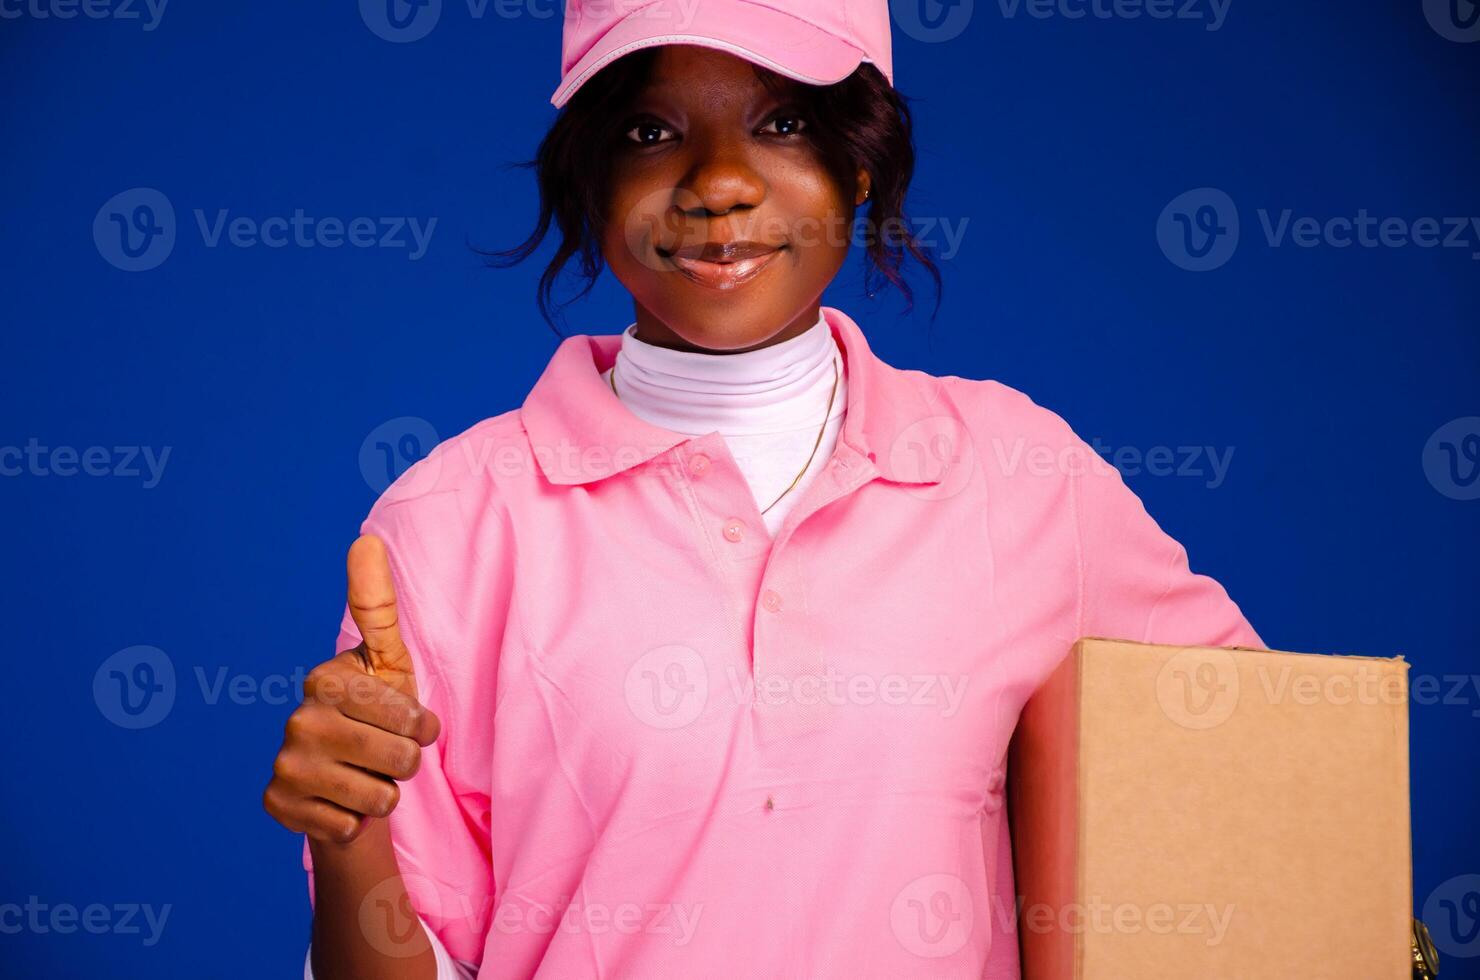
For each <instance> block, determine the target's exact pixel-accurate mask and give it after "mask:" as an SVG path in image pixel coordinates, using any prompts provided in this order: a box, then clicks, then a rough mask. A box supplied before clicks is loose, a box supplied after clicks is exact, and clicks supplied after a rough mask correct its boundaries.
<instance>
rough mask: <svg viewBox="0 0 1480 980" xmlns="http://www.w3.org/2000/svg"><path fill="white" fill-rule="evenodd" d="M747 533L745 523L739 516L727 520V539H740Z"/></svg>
mask: <svg viewBox="0 0 1480 980" xmlns="http://www.w3.org/2000/svg"><path fill="white" fill-rule="evenodd" d="M744 534H745V525H744V524H741V523H740V521H739V519H738V518H734V517H732V518H730V519H729V520H728V521H726V522H725V540H726V541H739V540H740V538H741V537H743V536H744Z"/></svg>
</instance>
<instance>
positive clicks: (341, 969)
mask: <svg viewBox="0 0 1480 980" xmlns="http://www.w3.org/2000/svg"><path fill="white" fill-rule="evenodd" d="M309 847H310V849H311V851H312V855H313V867H314V917H313V941H312V946H311V964H312V969H313V976H314V978H315V980H436V977H437V960H436V954H435V952H434V951H433V949H432V946H431V942H430V940H429V937H428V934H427V932H426V930H425V929H424V928H423V927H422V925H421V922H420V920H419V919H418V918H417V917H416V915H415V914H414V913H412V912H411V903H410V900H409V899H408V898H407V895H406V886H405V885H404V884H403V883H402V881H401V872H400V868H399V867H398V866H397V863H396V855H395V851H394V849H393V848H392V847H391V838H390V830H389V827H388V824H387V822H386V821H385V820H372V821H370V825H369V826H368V827H366V828H365V831H364V832H363V833H362V834H361V835H360V837H359V838H358V839H357V840H355V841H354V842H353V843H350V844H332V843H324V842H321V841H318V840H313V839H310V842H309ZM367 902H368V903H369V904H370V905H371V906H373V907H367Z"/></svg>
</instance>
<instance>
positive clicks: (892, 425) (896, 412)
mask: <svg viewBox="0 0 1480 980" xmlns="http://www.w3.org/2000/svg"><path fill="white" fill-rule="evenodd" d="M822 315H823V318H824V319H825V320H826V321H827V323H828V326H829V328H830V329H831V330H832V333H833V336H834V337H835V338H837V341H838V344H839V347H840V349H841V350H842V352H843V364H844V370H845V371H846V372H847V378H848V385H847V402H848V410H847V413H846V414H845V415H844V417H843V430H842V433H841V435H840V437H839V439H838V445H837V448H836V449H835V453H836V454H837V455H838V456H839V457H841V458H843V459H844V461H845V462H848V463H849V464H850V465H858V466H861V467H864V468H865V469H866V471H872V472H876V473H878V474H879V475H880V476H883V477H884V478H885V479H887V480H891V481H894V482H898V483H922V484H935V483H940V482H941V480H942V478H943V475H944V471H943V470H942V469H941V467H939V466H931V465H927V463H926V461H925V460H924V459H922V458H921V454H920V453H919V452H918V445H917V443H921V442H928V441H929V440H928V439H925V438H923V437H922V438H920V439H910V438H909V436H908V434H907V430H912V427H913V426H916V425H917V424H919V425H923V426H926V427H928V426H929V424H930V423H931V422H938V421H939V420H940V418H941V416H942V415H943V413H944V409H943V408H942V407H939V406H934V405H933V404H932V402H931V401H929V400H927V398H926V397H925V395H924V393H923V392H922V390H921V388H920V386H919V385H917V384H916V383H914V382H912V381H911V380H910V379H909V378H907V377H906V376H905V373H904V372H902V371H900V370H898V369H897V368H894V367H892V366H891V365H889V364H886V363H884V362H883V361H881V360H879V359H878V358H877V357H876V356H875V355H874V353H873V351H872V350H871V349H870V348H869V346H868V341H867V340H865V339H864V336H863V331H862V330H861V329H859V326H858V324H856V323H854V322H853V319H852V318H851V317H849V316H848V315H847V314H846V313H844V312H843V311H842V310H838V309H835V308H833V307H830V306H824V307H822ZM621 346H622V336H621V334H576V335H574V336H571V337H567V338H565V339H564V340H562V341H561V342H560V345H559V346H558V347H557V348H556V349H555V353H554V355H553V356H552V357H551V358H550V362H549V364H547V365H546V366H545V370H544V372H543V373H542V374H541V375H540V377H539V380H538V381H536V382H535V384H534V387H533V388H531V389H530V392H529V396H528V397H527V398H526V399H525V400H524V406H523V409H522V410H521V413H520V416H521V418H522V420H523V422H524V429H525V432H526V433H527V434H528V435H529V441H530V447H531V449H532V451H533V453H534V457H535V460H536V461H537V462H538V464H539V467H540V469H541V471H542V472H543V473H544V475H545V477H546V479H548V480H549V481H550V482H551V483H555V484H561V485H570V484H585V483H592V482H594V481H596V480H600V479H604V478H605V477H609V476H614V475H616V474H617V473H621V472H623V471H624V470H628V469H631V468H633V467H635V466H639V465H641V464H643V463H646V462H648V461H649V460H651V459H653V458H654V457H655V456H657V455H659V454H660V453H663V452H666V451H668V450H670V449H672V448H673V447H674V446H677V445H680V444H682V443H685V442H689V441H691V440H693V439H697V438H702V437H701V436H692V435H684V434H682V433H678V432H670V431H669V430H667V429H662V428H659V427H657V426H655V425H652V424H650V423H648V422H646V421H644V420H643V419H641V418H639V417H638V416H636V415H634V414H633V413H632V412H631V411H630V410H629V409H628V408H627V406H626V405H624V404H623V403H622V402H621V400H620V399H618V398H617V396H616V395H615V394H613V393H612V390H611V388H610V387H609V386H608V385H607V383H606V381H605V380H604V379H603V378H602V377H601V374H602V372H604V371H605V370H606V369H607V368H609V367H611V366H612V363H613V362H614V361H615V360H616V356H617V351H618V350H620V349H621ZM912 431H914V430H912Z"/></svg>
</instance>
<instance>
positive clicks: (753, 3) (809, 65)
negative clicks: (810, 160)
mask: <svg viewBox="0 0 1480 980" xmlns="http://www.w3.org/2000/svg"><path fill="white" fill-rule="evenodd" d="M659 44H697V45H700V46H702V47H706V48H715V49H717V50H720V51H728V52H729V53H731V54H733V55H737V56H738V57H741V58H744V59H746V60H747V61H753V62H755V63H756V64H758V65H761V66H763V67H765V68H769V69H771V70H772V71H775V72H779V73H780V74H782V75H786V76H787V77H789V78H794V79H796V80H797V81H800V82H809V83H811V84H813V85H831V84H832V83H834V82H840V81H842V80H843V79H845V78H847V77H848V76H849V75H851V74H852V73H853V70H854V69H855V68H857V67H858V65H859V64H860V63H861V62H864V61H868V62H872V63H873V64H874V65H875V66H877V67H878V69H879V71H881V72H882V73H883V74H884V77H885V78H887V79H888V80H889V83H890V84H891V85H892V84H894V59H893V55H892V53H891V50H890V38H889V0H566V6H565V42H564V45H563V49H562V51H561V58H560V69H561V78H560V86H559V87H558V88H557V89H556V90H555V94H554V95H553V96H552V97H551V98H550V101H551V103H553V104H554V105H556V106H557V107H558V106H563V105H565V103H566V102H567V101H568V100H569V99H570V97H571V96H572V95H573V94H574V93H575V91H576V89H578V88H580V87H581V86H582V85H583V84H585V83H586V81H587V80H589V79H590V78H591V77H592V76H593V75H595V74H596V73H597V72H598V71H600V70H601V69H602V68H604V67H606V66H607V65H609V64H611V63H612V62H613V61H615V60H616V59H617V58H620V57H621V56H622V55H624V54H630V53H631V52H633V51H636V50H638V49H639V48H650V47H653V46H655V45H659Z"/></svg>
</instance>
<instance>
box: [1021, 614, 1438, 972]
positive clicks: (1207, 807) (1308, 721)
mask: <svg viewBox="0 0 1480 980" xmlns="http://www.w3.org/2000/svg"><path fill="white" fill-rule="evenodd" d="M1408 666H1409V665H1408V664H1407V663H1406V662H1405V661H1404V660H1403V658H1402V657H1395V658H1378V657H1344V656H1329V655H1321V654H1300V653H1283V652H1277V651H1270V650H1247V649H1241V648H1227V649H1224V648H1215V647H1169V646H1154V645H1149V644H1142V643H1130V642H1124V641H1117V640H1103V639H1085V640H1081V641H1079V643H1077V644H1076V645H1075V647H1074V649H1073V651H1072V652H1071V653H1070V654H1069V655H1068V656H1067V657H1066V658H1065V660H1064V662H1063V663H1062V664H1060V665H1059V667H1058V668H1057V669H1056V670H1055V671H1054V673H1053V674H1052V675H1051V676H1050V678H1049V679H1048V680H1047V682H1046V683H1045V684H1044V685H1043V686H1042V687H1041V688H1040V689H1039V690H1038V691H1037V693H1036V694H1034V696H1033V697H1032V698H1031V699H1030V700H1029V702H1028V704H1027V706H1026V707H1025V708H1024V710H1023V713H1022V717H1021V719H1020V721H1019V723H1018V728H1017V732H1016V734H1015V735H1014V737H1013V742H1012V746H1011V749H1010V757H1009V762H1008V805H1009V808H1010V809H1009V815H1010V821H1011V826H1012V836H1013V855H1014V857H1013V866H1014V874H1015V876H1016V883H1017V891H1018V893H1019V896H1020V898H1021V902H1022V907H1021V909H1020V911H1019V915H1018V937H1019V942H1020V944H1021V949H1022V960H1023V977H1024V978H1025V980H1085V978H1087V980H1120V978H1127V980H1130V978H1135V980H1151V978H1157V977H1167V978H1172V977H1175V978H1178V980H1187V978H1196V980H1263V978H1274V977H1301V978H1318V977H1330V978H1340V980H1389V978H1391V980H1408V978H1409V977H1411V975H1412V974H1411V969H1412V968H1411V965H1410V958H1409V956H1410V945H1409V944H1410V929H1411V924H1412V918H1411V917H1412V908H1413V881H1412V850H1411V837H1410V833H1411V832H1410V828H1409V798H1408V673H1407V672H1408Z"/></svg>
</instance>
